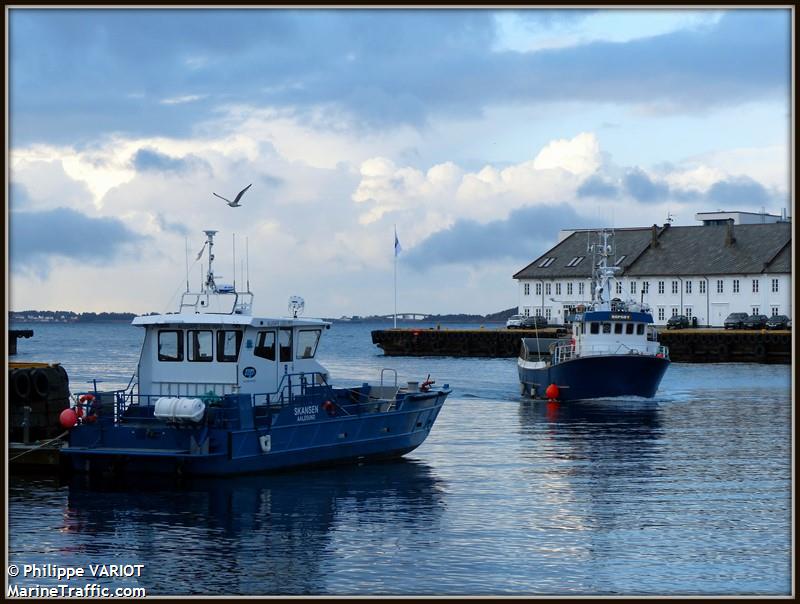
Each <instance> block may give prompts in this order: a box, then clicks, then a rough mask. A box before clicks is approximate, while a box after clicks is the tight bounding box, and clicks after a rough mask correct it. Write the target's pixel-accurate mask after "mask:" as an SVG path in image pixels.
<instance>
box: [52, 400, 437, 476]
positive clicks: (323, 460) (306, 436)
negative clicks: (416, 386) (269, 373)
mask: <svg viewBox="0 0 800 604" xmlns="http://www.w3.org/2000/svg"><path fill="white" fill-rule="evenodd" d="M448 394H449V391H441V390H440V391H432V392H430V393H429V394H426V395H416V396H414V397H413V398H412V399H409V400H406V401H405V402H404V403H403V405H402V407H401V408H400V409H394V410H391V411H385V412H375V413H365V414H353V415H335V416H332V417H331V416H327V415H326V414H325V413H324V412H320V413H319V414H318V415H317V416H316V417H315V418H314V419H312V420H311V421H304V420H303V421H299V420H298V418H299V417H303V416H301V415H298V413H297V411H296V410H295V408H293V407H288V408H287V409H285V410H284V411H283V412H282V413H281V414H279V415H277V416H276V417H275V419H274V421H273V422H272V425H270V426H269V427H257V426H254V427H252V428H250V429H238V430H224V429H220V430H211V431H209V432H208V433H207V434H204V433H203V432H202V428H199V427H198V428H193V427H187V426H169V425H167V426H162V427H158V428H157V429H153V428H147V429H146V430H145V429H143V428H141V427H137V426H135V425H133V426H132V425H128V424H125V423H122V424H118V425H113V426H107V427H105V428H102V427H101V426H96V427H92V426H85V427H81V428H80V429H79V430H82V432H81V431H73V434H71V435H70V443H69V446H68V447H66V448H64V449H63V450H62V455H63V456H65V457H66V459H67V461H68V464H69V466H70V467H71V469H72V470H73V471H76V472H88V473H104V474H117V475H118V474H128V473H134V474H138V473H146V474H150V475H152V474H160V475H163V474H179V475H186V476H228V475H237V474H254V473H265V472H277V471H283V470H289V469H293V468H300V467H309V466H328V465H337V464H344V463H352V462H368V461H373V460H380V459H391V458H396V457H400V456H402V455H405V454H406V453H409V452H410V451H413V450H414V449H416V448H417V447H419V446H420V445H421V444H422V443H423V442H424V441H425V439H426V438H427V436H428V434H429V433H430V430H431V428H432V427H433V424H434V422H435V420H436V418H437V416H438V414H439V411H440V410H441V408H442V405H443V404H444V401H445V399H446V398H447V395H448ZM103 429H104V430H105V433H104V434H102V436H101V435H100V434H99V431H100V430H103ZM154 433H157V434H155V436H154ZM264 437H267V438H268V444H266V445H265V441H264V440H263V439H264ZM98 438H99V439H100V440H98ZM200 442H203V443H205V442H208V443H210V446H206V447H202V446H199V445H198V443H200ZM192 448H195V449H196V450H194V451H192Z"/></svg>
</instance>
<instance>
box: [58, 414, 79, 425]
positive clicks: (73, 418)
mask: <svg viewBox="0 0 800 604" xmlns="http://www.w3.org/2000/svg"><path fill="white" fill-rule="evenodd" d="M58 421H59V422H60V423H61V427H63V428H66V429H68V430H69V429H70V428H74V427H75V424H77V423H78V414H77V413H75V411H74V410H73V409H64V410H63V411H62V412H61V415H59V416H58Z"/></svg>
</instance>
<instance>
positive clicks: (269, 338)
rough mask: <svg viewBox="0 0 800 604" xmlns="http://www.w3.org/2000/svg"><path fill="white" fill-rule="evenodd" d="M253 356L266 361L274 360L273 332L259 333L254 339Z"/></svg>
mask: <svg viewBox="0 0 800 604" xmlns="http://www.w3.org/2000/svg"><path fill="white" fill-rule="evenodd" d="M253 354H254V355H255V356H257V357H261V358H262V359H267V360H268V361H274V360H275V332H274V331H259V332H258V337H257V338H256V347H255V349H253Z"/></svg>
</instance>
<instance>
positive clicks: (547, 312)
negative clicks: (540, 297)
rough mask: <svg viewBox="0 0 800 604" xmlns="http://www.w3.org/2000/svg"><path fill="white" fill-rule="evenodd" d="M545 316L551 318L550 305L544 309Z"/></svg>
mask: <svg viewBox="0 0 800 604" xmlns="http://www.w3.org/2000/svg"><path fill="white" fill-rule="evenodd" d="M544 318H545V319H547V320H548V321H549V320H550V307H549V306H548V307H547V308H545V309H544Z"/></svg>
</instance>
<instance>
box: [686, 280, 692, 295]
mask: <svg viewBox="0 0 800 604" xmlns="http://www.w3.org/2000/svg"><path fill="white" fill-rule="evenodd" d="M686 293H687V294H691V293H692V282H691V281H687V282H686Z"/></svg>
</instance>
